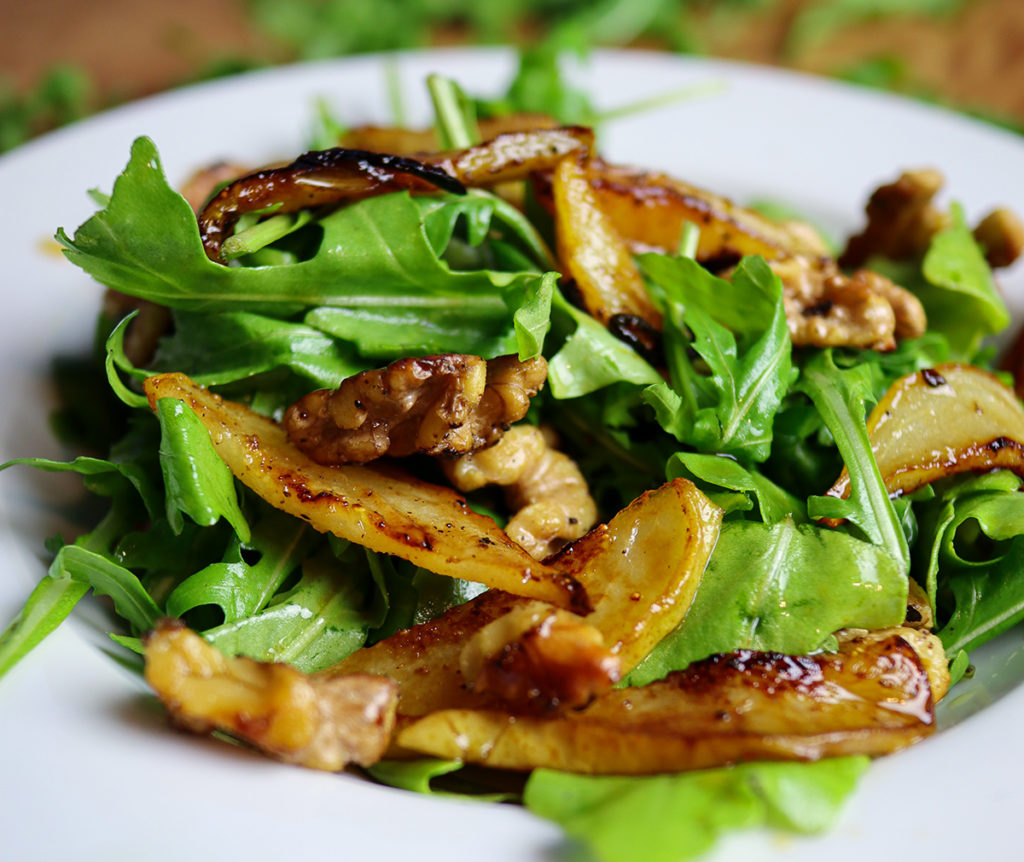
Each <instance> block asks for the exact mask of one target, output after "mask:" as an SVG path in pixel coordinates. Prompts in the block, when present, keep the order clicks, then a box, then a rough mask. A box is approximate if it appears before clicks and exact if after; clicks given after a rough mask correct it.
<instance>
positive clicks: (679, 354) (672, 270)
mask: <svg viewBox="0 0 1024 862" xmlns="http://www.w3.org/2000/svg"><path fill="white" fill-rule="evenodd" d="M656 259H657V258H656V257H655V258H654V259H653V260H652V259H650V258H649V259H648V260H647V261H646V269H645V272H648V273H650V272H656V273H660V276H661V277H662V278H663V279H664V281H662V282H659V286H660V287H661V288H662V289H663V290H664V291H665V297H666V300H667V306H668V311H669V313H668V314H666V316H665V337H666V347H667V349H668V350H669V352H670V360H669V362H670V367H671V369H672V384H671V387H670V386H669V385H668V384H666V383H664V382H658V383H656V384H654V385H653V386H651V387H650V388H649V389H648V390H647V391H646V392H645V393H644V398H645V400H646V401H647V402H648V403H649V404H650V405H651V406H652V407H653V408H654V410H655V414H656V416H657V419H658V423H659V424H660V425H661V426H662V427H663V428H664V429H665V430H666V431H668V432H669V433H671V434H673V435H674V436H675V437H676V438H677V439H678V440H679V442H681V443H686V444H688V445H691V446H694V447H695V448H697V449H699V450H701V451H704V452H717V453H719V454H725V455H733V456H735V457H737V458H740V459H741V460H745V461H755V462H756V461H764V460H766V459H767V458H768V456H769V454H770V452H771V444H772V425H773V422H774V419H775V414H776V412H777V411H778V409H779V407H780V405H781V404H782V399H783V397H784V396H785V394H786V391H787V389H788V388H789V386H790V384H791V383H792V379H793V377H794V371H793V367H792V358H791V353H792V342H791V341H790V338H789V328H788V325H787V323H786V314H785V309H784V308H783V305H782V284H781V282H780V281H779V278H778V276H777V275H775V273H773V272H772V271H771V270H770V269H769V268H768V266H767V264H765V262H764V261H763V260H761V259H760V258H746V259H744V260H743V261H742V262H741V264H740V265H739V266H738V267H737V269H736V272H735V275H734V277H733V281H732V282H728V281H725V280H723V279H715V277H714V276H707V275H706V274H703V275H702V274H699V273H698V272H697V270H700V269H701V268H700V267H699V265H697V264H696V263H695V262H694V261H691V260H690V259H689V258H679V259H677V260H675V261H674V263H672V264H671V265H670V264H664V263H655V260H656ZM694 267H696V269H694ZM688 275H689V276H693V278H692V281H688V280H686V277H687V276H688ZM712 279H713V281H712ZM717 282H722V288H721V292H720V293H719V294H718V295H715V293H714V289H715V287H717ZM725 285H729V286H728V287H726V286H725ZM730 297H732V298H734V299H735V301H736V307H737V308H746V307H747V306H749V305H750V304H751V303H753V304H754V305H757V304H758V302H759V301H760V302H761V304H763V305H764V306H765V307H766V308H769V309H770V312H769V313H768V314H767V315H765V317H763V318H755V320H756V321H757V323H756V326H757V329H756V330H752V329H751V324H750V322H749V321H748V322H747V323H744V324H743V327H742V330H741V331H742V333H743V335H744V336H745V337H744V339H743V342H742V343H743V345H744V350H743V352H742V354H740V352H739V345H738V344H737V339H736V336H735V335H734V333H733V332H732V331H730V330H729V329H728V328H726V326H724V325H722V324H721V323H719V322H718V320H716V319H715V316H716V315H717V316H719V317H725V318H726V319H728V320H730V322H734V321H732V318H733V317H734V314H733V313H732V312H728V311H723V310H722V309H723V308H726V307H728V306H729V305H730ZM680 306H682V307H680ZM712 309H715V311H714V312H713V311H712ZM765 319H767V320H768V324H767V326H765V325H764V320H765ZM684 327H685V328H688V329H689V330H690V331H691V332H692V333H693V340H692V343H690V344H689V347H692V349H693V350H694V351H696V353H697V354H698V355H699V356H700V357H701V358H702V359H703V360H704V362H705V364H706V365H707V368H708V371H709V373H708V374H707V375H702V374H700V375H699V374H697V373H696V370H695V369H694V368H693V365H692V362H691V361H690V360H689V358H688V356H687V349H688V345H687V338H686V333H685V330H684ZM755 333H756V334H755Z"/></svg>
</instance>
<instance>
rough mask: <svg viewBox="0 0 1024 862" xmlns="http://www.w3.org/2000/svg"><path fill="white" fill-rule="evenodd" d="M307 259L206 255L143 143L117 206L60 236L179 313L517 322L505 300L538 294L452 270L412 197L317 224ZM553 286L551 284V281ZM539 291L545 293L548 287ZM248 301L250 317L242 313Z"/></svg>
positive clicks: (480, 273)
mask: <svg viewBox="0 0 1024 862" xmlns="http://www.w3.org/2000/svg"><path fill="white" fill-rule="evenodd" d="M312 227H315V228H316V229H318V230H319V231H321V232H322V239H321V241H320V243H319V246H318V248H317V250H316V252H315V254H314V255H313V257H311V258H309V259H308V260H301V261H299V262H297V263H292V264H285V265H278V266H259V267H238V266H222V265H220V264H217V263H214V262H213V261H211V260H209V259H208V258H207V257H206V254H205V252H204V251H203V248H202V243H201V241H200V239H199V231H198V229H197V227H196V223H195V216H194V215H193V214H192V210H191V208H190V207H189V205H188V204H187V203H186V202H185V200H184V198H182V197H181V196H180V195H179V194H178V193H177V192H175V191H174V190H173V189H172V188H171V187H170V186H169V185H168V184H167V180H166V178H165V176H164V173H163V170H162V168H161V166H160V160H159V157H158V154H157V151H156V147H155V146H154V144H153V142H152V141H150V140H149V139H148V138H139V139H138V140H136V141H135V143H134V144H133V145H132V156H131V160H130V161H129V163H128V166H127V167H126V168H125V171H124V173H122V174H121V176H120V177H118V179H117V181H116V182H115V183H114V192H113V195H112V196H111V200H110V204H109V205H108V206H107V207H106V208H105V209H103V210H101V211H100V212H98V213H96V214H95V215H93V216H92V217H91V218H90V219H89V220H88V221H86V222H85V223H84V224H83V225H82V226H81V227H79V229H78V230H77V231H76V232H75V236H74V238H73V239H72V238H69V237H68V236H67V234H66V233H65V232H64V231H63V230H60V231H58V234H57V239H58V241H59V242H60V243H61V244H62V245H63V246H64V249H65V254H66V256H67V257H68V259H69V260H71V261H72V262H73V263H75V264H76V265H78V266H80V267H81V268H82V269H84V270H85V271H86V272H88V273H89V274H90V275H91V276H93V278H95V279H96V280H97V281H99V282H101V283H102V284H105V285H107V286H108V287H113V288H115V289H117V290H121V291H122V292H124V293H127V294H129V295H131V296H138V297H141V298H143V299H149V300H151V301H153V302H157V303H160V304H163V305H167V306H170V307H171V308H175V309H181V310H188V311H201V312H204V313H209V312H217V311H239V310H244V311H246V312H249V313H259V314H266V313H269V314H274V315H277V316H281V317H287V316H290V315H293V314H296V313H298V312H300V311H302V310H304V309H312V308H319V307H333V308H345V309H365V308H382V307H384V308H396V307H398V308H414V309H416V310H417V311H418V312H419V313H421V314H423V315H425V316H428V317H429V316H430V315H431V313H433V312H434V311H437V310H441V311H444V310H448V309H452V308H456V307H458V308H465V309H475V310H476V312H477V313H478V314H479V315H480V316H481V317H483V318H485V319H486V318H488V317H493V316H495V315H507V314H508V309H507V307H506V305H505V302H504V300H503V296H504V294H505V292H506V291H517V290H520V291H525V292H526V293H528V294H529V293H530V291H529V290H528V289H527V288H526V287H525V286H524V282H525V283H528V282H534V281H538V282H539V281H541V280H543V279H544V276H543V275H541V274H540V273H536V272H518V273H510V272H501V271H495V270H471V271H453V270H452V269H451V268H450V267H449V266H448V265H447V264H446V263H445V262H444V260H443V259H442V258H441V257H439V256H438V253H437V252H436V251H435V249H434V248H433V247H432V245H431V242H430V240H429V239H428V237H427V234H426V231H425V228H424V218H423V214H422V210H421V208H420V206H419V205H418V204H417V203H416V202H415V201H414V200H413V199H412V198H411V197H410V196H409V195H408V194H406V193H400V194H390V195H382V196H379V197H373V198H368V199H366V200H363V201H360V202H358V203H355V204H352V205H350V206H346V207H343V208H341V209H339V210H337V211H335V212H333V213H331V214H329V215H326V216H324V217H323V218H321V219H319V220H318V221H316V222H315V225H313V226H312ZM548 280H549V281H550V278H549V279H548ZM538 292H539V289H538ZM243 304H244V309H243Z"/></svg>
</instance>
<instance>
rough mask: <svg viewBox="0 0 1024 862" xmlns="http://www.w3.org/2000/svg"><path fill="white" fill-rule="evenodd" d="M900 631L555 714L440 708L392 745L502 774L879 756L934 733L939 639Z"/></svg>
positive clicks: (719, 663)
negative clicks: (933, 669) (927, 642)
mask: <svg viewBox="0 0 1024 862" xmlns="http://www.w3.org/2000/svg"><path fill="white" fill-rule="evenodd" d="M905 631H909V630H903V629H897V630H894V631H891V632H889V633H888V634H887V635H886V636H884V637H879V636H877V635H870V636H867V637H864V638H855V639H852V640H849V641H847V642H846V643H843V644H842V645H841V647H840V649H839V652H838V653H835V654H821V655H815V656H799V657H793V656H784V655H780V654H778V653H757V652H752V651H749V650H741V651H738V652H735V653H729V654H726V655H719V656H712V657H711V658H708V659H705V660H704V661H701V662H697V663H695V664H693V665H691V666H690V667H688V668H687V669H686V670H683V671H677V672H674V673H671V674H669V675H668V676H667V677H665V679H663V680H659V681H658V682H653V683H651V684H649V685H646V686H643V687H639V688H625V689H617V690H614V691H609V692H606V693H605V694H603V695H600V696H599V697H598V698H597V699H596V700H595V701H594V702H593V703H592V704H591V705H590V706H589V707H587V708H586V709H584V710H582V711H579V712H570V713H566V714H565V715H561V716H555V717H551V718H535V717H530V716H513V715H509V714H508V713H507V712H501V711H497V710H469V709H460V710H444V711H441V712H436V713H432V714H430V715H427V716H425V717H423V718H421V719H419V720H418V721H415V722H413V723H411V724H407V725H406V727H405V728H404V729H402V730H401V731H400V732H399V734H398V736H397V743H398V745H399V746H401V747H402V748H404V749H407V750H411V751H416V752H420V753H422V754H429V755H431V756H435V757H444V758H455V759H460V760H464V761H466V762H468V763H480V764H486V765H488V766H495V767H499V768H505V769H518V770H528V769H534V768H538V767H544V768H550V769H561V770H566V771H570V772H581V773H591V774H614V775H647V774H654V773H663V772H677V771H682V770H687V769H703V768H707V767H712V766H720V765H724V764H728V763H736V762H742V761H747V760H817V759H818V758H821V757H830V756H839V755H848V754H869V755H879V754H886V753H888V752H891V751H895V750H897V749H900V748H903V747H905V746H908V745H911V744H912V743H914V742H917V741H919V740H920V739H922V738H923V737H925V736H927V735H928V734H930V733H932V732H933V731H934V729H935V723H934V715H933V703H934V697H933V692H932V689H931V687H930V685H929V675H928V671H927V669H926V664H925V663H926V662H927V661H928V660H929V658H928V657H926V656H924V655H921V654H919V652H918V650H917V649H916V648H915V645H917V644H919V643H920V642H921V641H922V639H931V640H933V641H935V642H936V643H937V642H938V641H937V639H936V638H934V636H932V635H930V634H927V633H922V632H913V633H911V634H910V635H909V636H908V637H904V632H905ZM927 655H928V656H929V657H932V656H935V655H940V656H941V655H942V651H941V646H940V647H939V649H938V650H930V649H929V650H927ZM944 667H945V662H944V660H943V669H944Z"/></svg>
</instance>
